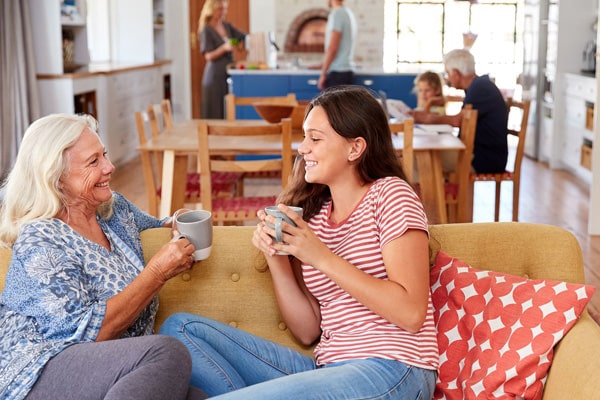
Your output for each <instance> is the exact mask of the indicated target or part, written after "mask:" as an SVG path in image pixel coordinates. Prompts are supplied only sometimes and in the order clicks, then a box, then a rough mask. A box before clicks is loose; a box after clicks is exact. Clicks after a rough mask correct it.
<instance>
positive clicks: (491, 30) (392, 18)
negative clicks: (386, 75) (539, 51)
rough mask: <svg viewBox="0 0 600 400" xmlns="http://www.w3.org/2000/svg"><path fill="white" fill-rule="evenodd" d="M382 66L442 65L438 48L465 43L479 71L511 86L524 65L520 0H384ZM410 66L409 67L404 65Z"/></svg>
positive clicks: (442, 50)
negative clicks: (470, 45) (469, 46)
mask: <svg viewBox="0 0 600 400" xmlns="http://www.w3.org/2000/svg"><path fill="white" fill-rule="evenodd" d="M385 7H386V10H385V15H386V21H385V28H384V29H385V32H384V66H385V68H386V69H392V70H396V71H406V70H409V69H412V70H414V65H415V64H418V65H420V66H421V68H419V69H421V70H426V69H431V70H434V71H439V72H442V71H443V68H444V67H443V62H442V57H443V54H444V53H446V52H448V51H450V50H452V49H456V48H462V47H468V40H469V34H472V35H473V36H471V37H472V38H475V41H474V42H473V45H472V47H471V51H472V52H473V55H474V56H475V61H476V63H477V66H476V70H477V73H478V74H479V75H482V74H490V76H492V77H494V78H495V79H496V83H497V84H498V86H500V87H503V86H504V87H512V86H514V83H515V81H516V78H517V76H518V75H519V73H520V72H521V70H522V65H523V56H522V53H523V44H522V41H521V37H522V36H523V35H522V33H523V32H522V31H523V29H522V26H523V0H479V1H475V2H470V1H458V0H427V1H422V0H386V6H385ZM409 67H410V68H409Z"/></svg>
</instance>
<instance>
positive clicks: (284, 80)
mask: <svg viewBox="0 0 600 400" xmlns="http://www.w3.org/2000/svg"><path fill="white" fill-rule="evenodd" d="M415 77H416V74H384V73H381V74H367V73H357V74H356V77H355V81H354V83H355V84H357V85H363V86H366V87H368V88H370V89H372V90H373V91H375V92H376V93H377V92H378V91H379V90H383V91H385V93H386V94H387V97H388V98H389V99H399V100H402V101H404V102H405V103H406V104H407V105H408V106H410V107H413V108H414V107H415V106H416V105H417V97H416V95H415V94H413V93H412V90H413V85H414V80H415ZM318 80H319V74H318V73H317V72H315V73H306V72H302V73H294V72H289V73H286V72H282V71H278V72H273V73H268V72H265V71H244V72H236V73H233V74H232V75H231V90H232V93H233V94H235V95H236V96H244V97H261V96H285V95H287V94H288V93H295V94H296V98H297V99H298V100H310V99H312V98H313V97H315V96H316V95H317V94H319V89H318V88H317V81H318ZM236 115H237V118H240V119H259V118H260V117H259V116H258V114H257V113H256V111H254V108H253V107H243V106H238V108H237V109H236Z"/></svg>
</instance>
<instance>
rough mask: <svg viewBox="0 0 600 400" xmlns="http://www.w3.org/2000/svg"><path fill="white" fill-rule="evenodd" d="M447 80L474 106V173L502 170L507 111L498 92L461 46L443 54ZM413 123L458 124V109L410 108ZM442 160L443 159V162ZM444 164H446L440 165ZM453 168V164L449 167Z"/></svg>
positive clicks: (504, 161)
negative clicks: (446, 111)
mask: <svg viewBox="0 0 600 400" xmlns="http://www.w3.org/2000/svg"><path fill="white" fill-rule="evenodd" d="M444 67H445V69H446V75H447V81H448V84H449V85H450V86H452V87H455V88H457V89H463V90H464V91H465V99H464V101H463V107H464V105H465V104H471V105H472V106H473V109H475V110H477V114H478V115H477V128H476V134H475V146H474V148H473V161H472V163H471V165H472V167H473V170H474V171H475V172H477V173H496V172H504V170H505V168H506V160H507V158H508V143H507V137H506V126H507V124H508V112H507V110H506V103H505V101H504V98H503V97H502V93H500V90H499V89H498V87H497V86H496V85H495V84H494V82H492V81H491V80H490V78H489V76H487V75H482V76H477V75H476V74H475V59H474V58H473V55H472V54H471V53H470V52H469V51H467V50H464V49H457V50H452V51H450V52H449V53H447V54H446V55H445V56H444ZM411 115H412V116H413V118H414V119H415V122H416V123H424V124H450V125H452V126H455V127H459V126H460V123H461V118H462V111H461V112H460V113H458V114H456V115H440V114H437V113H431V112H424V111H413V112H411ZM444 164H446V162H445V163H444ZM444 169H447V168H446V165H445V166H444ZM449 169H453V168H449Z"/></svg>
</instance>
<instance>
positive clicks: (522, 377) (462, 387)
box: [431, 252, 594, 400]
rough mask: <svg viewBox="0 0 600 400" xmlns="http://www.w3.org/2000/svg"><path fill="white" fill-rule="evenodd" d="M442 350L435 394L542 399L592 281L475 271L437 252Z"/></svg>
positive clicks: (435, 297)
mask: <svg viewBox="0 0 600 400" xmlns="http://www.w3.org/2000/svg"><path fill="white" fill-rule="evenodd" d="M431 284H432V286H431V291H432V301H433V306H434V309H435V312H434V316H435V321H436V327H437V339H438V346H439V351H440V370H439V376H438V381H437V385H436V389H435V395H434V399H449V400H450V399H452V400H454V399H457V400H458V399H460V400H462V399H508V398H511V399H513V398H523V399H541V398H542V390H543V387H544V382H545V380H546V374H547V373H548V369H549V367H550V363H551V362H552V355H553V350H552V349H553V347H554V345H555V344H556V343H558V341H559V340H560V339H561V338H562V337H563V336H564V335H565V334H566V333H567V331H568V330H569V329H570V328H571V327H572V326H573V325H574V324H575V322H576V321H577V318H579V315H580V314H581V313H582V312H583V310H584V308H585V307H586V305H587V303H588V301H589V300H590V297H591V296H592V294H593V292H594V288H593V287H592V286H587V285H580V284H573V283H566V282H559V281H549V280H541V279H525V278H521V277H519V276H515V275H507V274H502V273H498V272H493V271H483V270H477V269H475V268H472V267H470V266H469V265H467V264H465V263H463V262H461V261H460V260H457V259H455V258H452V257H450V256H448V255H447V254H444V253H443V252H439V254H438V256H437V258H436V261H435V264H434V266H433V268H432V269H431Z"/></svg>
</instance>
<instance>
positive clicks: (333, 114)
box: [161, 86, 438, 400]
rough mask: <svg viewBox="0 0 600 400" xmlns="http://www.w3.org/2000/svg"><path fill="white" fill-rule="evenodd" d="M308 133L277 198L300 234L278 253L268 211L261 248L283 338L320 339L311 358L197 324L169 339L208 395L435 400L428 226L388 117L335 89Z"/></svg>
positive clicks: (309, 120)
mask: <svg viewBox="0 0 600 400" xmlns="http://www.w3.org/2000/svg"><path fill="white" fill-rule="evenodd" d="M303 129H304V132H305V137H304V140H303V142H302V144H301V145H300V147H299V150H298V151H299V154H300V156H301V157H300V158H299V159H298V162H297V163H296V166H295V171H294V177H293V179H292V181H291V183H290V184H289V185H288V187H287V188H286V190H285V191H284V193H282V194H281V196H280V199H279V200H280V202H281V203H282V204H280V205H279V208H280V210H282V211H283V212H284V213H285V214H286V215H287V216H288V217H289V218H291V219H292V220H293V221H294V223H295V225H296V226H292V225H291V224H287V223H283V230H284V231H285V233H284V234H283V241H284V242H285V243H283V244H275V243H274V242H273V240H272V239H271V237H270V235H273V234H274V232H273V229H271V228H269V227H268V226H267V224H266V223H267V222H269V223H271V224H273V223H274V221H273V219H272V218H273V217H271V216H266V215H265V213H264V212H259V217H260V219H261V222H260V223H259V224H258V226H257V229H256V231H255V233H254V236H253V239H252V241H253V244H254V245H255V246H256V247H257V248H259V249H260V250H262V251H263V252H264V254H265V257H266V259H267V262H268V264H269V269H270V271H271V276H272V280H273V286H274V289H275V295H276V297H277V301H278V303H279V307H280V310H281V314H282V316H283V318H284V320H285V323H286V324H287V326H288V328H289V329H290V331H291V332H292V333H293V334H294V336H295V337H296V338H297V340H298V341H300V342H302V343H304V344H307V345H308V344H312V343H314V342H317V341H318V344H317V346H316V348H315V352H314V354H315V358H314V359H313V358H312V357H307V356H305V355H302V354H299V353H297V352H295V351H293V350H290V349H288V348H285V347H283V346H280V345H278V344H275V343H272V342H269V341H266V340H264V339H261V338H257V337H255V336H252V335H250V334H248V333H245V332H242V331H240V330H238V329H235V328H232V327H230V326H227V325H225V324H221V323H218V322H215V321H212V320H210V319H207V318H202V317H197V316H193V315H189V314H176V315H174V316H172V317H171V318H169V319H168V320H167V321H166V322H165V323H164V325H163V328H162V329H161V333H164V334H170V335H174V336H176V337H177V338H179V339H180V340H182V341H183V342H184V343H185V344H186V345H187V346H188V349H189V350H190V353H191V355H192V371H193V372H192V375H193V378H192V385H197V386H199V387H200V388H201V389H203V390H204V391H205V392H206V393H207V394H209V396H214V395H218V394H221V393H226V394H224V395H222V396H220V397H218V398H223V399H254V398H256V399H286V400H289V399H316V398H319V399H323V398H335V399H375V398H377V399H409V398H410V399H420V398H422V399H429V398H431V396H432V395H433V390H434V386H435V381H436V369H437V367H438V350H437V341H436V335H435V329H434V321H433V309H432V305H431V301H430V291H429V263H428V259H429V250H428V232H427V220H426V217H425V213H424V211H423V207H422V205H421V202H420V201H419V198H418V197H417V195H416V194H415V193H414V191H413V190H412V188H411V187H410V185H409V184H408V183H407V182H406V181H405V179H404V173H403V171H402V168H401V166H400V163H399V162H398V158H397V155H396V153H395V151H394V148H393V145H392V141H391V134H390V130H389V125H388V121H387V118H386V115H385V113H384V111H383V108H382V107H381V105H380V104H379V103H378V102H377V100H376V99H375V98H374V97H373V96H372V95H371V93H370V92H369V91H368V90H367V89H365V88H362V87H359V86H337V87H334V88H330V89H326V90H325V91H324V92H322V93H321V94H320V95H319V96H318V97H317V98H315V99H314V100H313V101H312V102H311V103H310V105H309V106H308V108H307V115H306V117H305V120H304V125H303ZM284 204H287V205H295V206H300V207H302V208H303V209H304V215H303V217H302V218H301V217H300V216H298V215H297V214H296V213H295V212H293V211H292V210H290V209H289V207H288V206H286V205H284ZM278 250H282V251H284V252H286V253H289V254H290V256H287V255H276V252H277V251H278ZM196 377H200V379H198V380H195V379H196Z"/></svg>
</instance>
